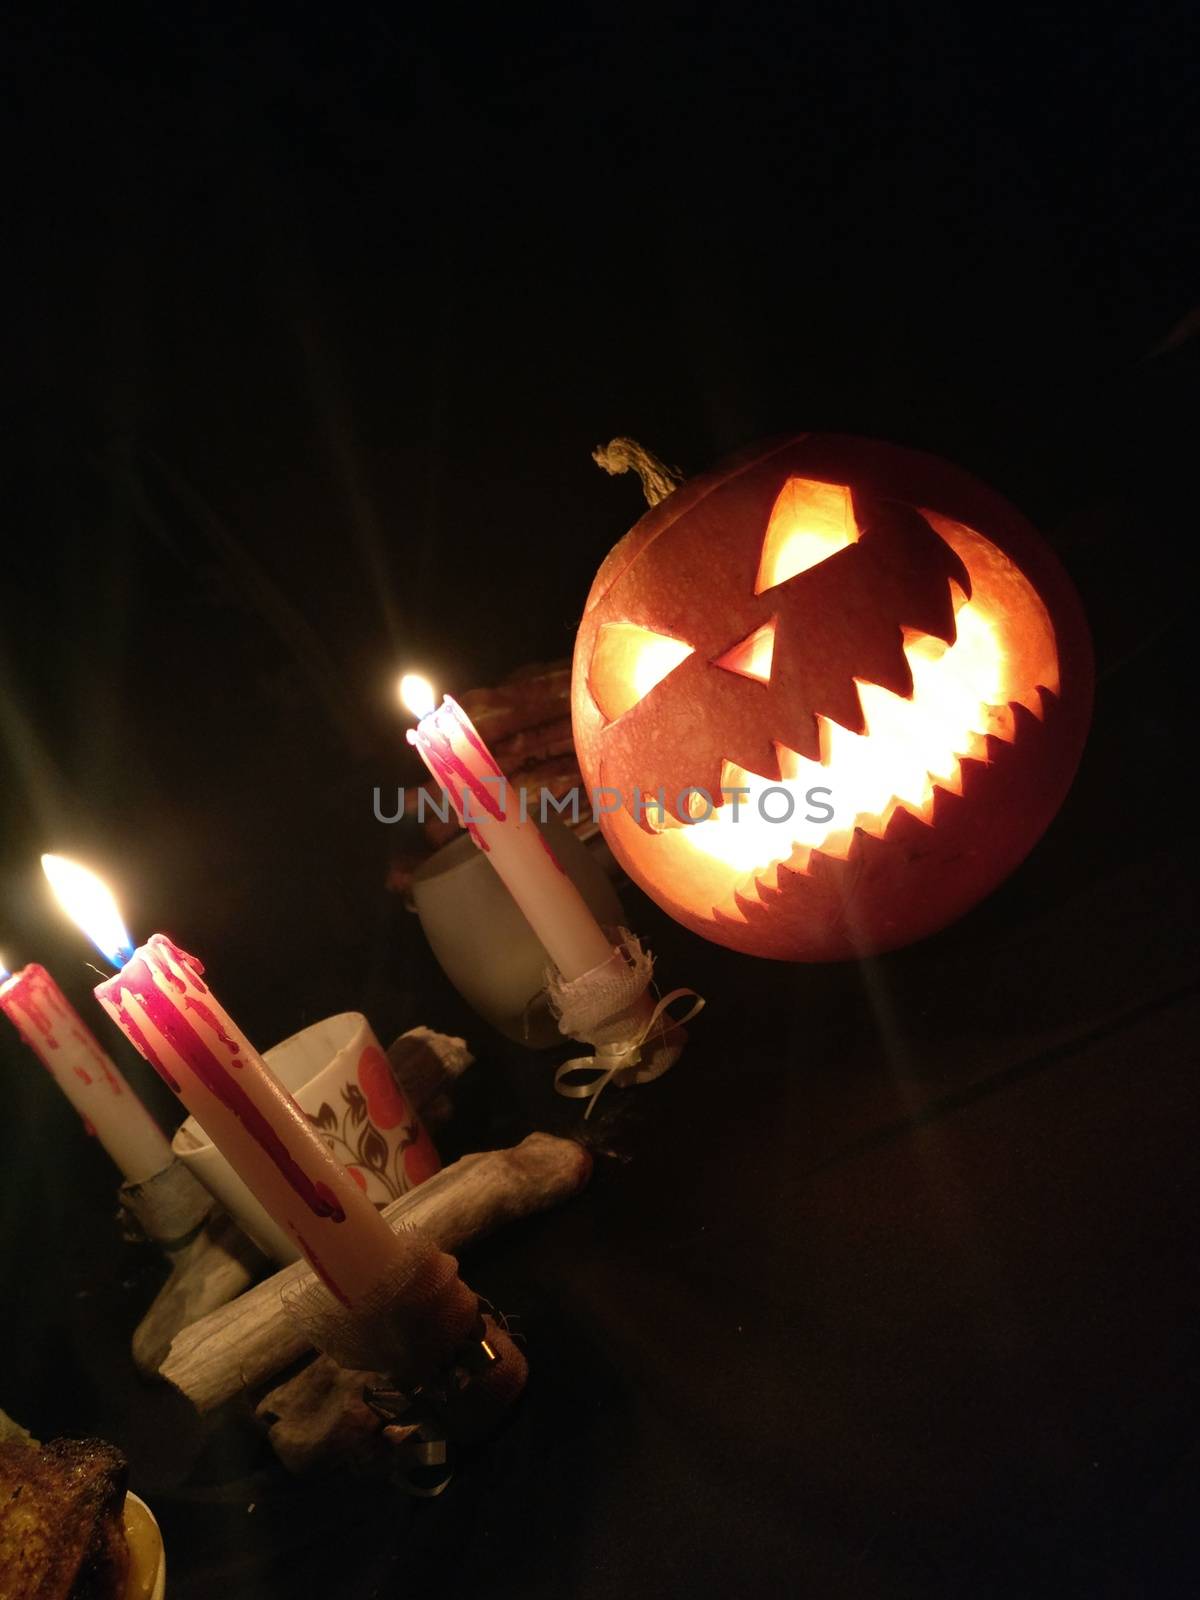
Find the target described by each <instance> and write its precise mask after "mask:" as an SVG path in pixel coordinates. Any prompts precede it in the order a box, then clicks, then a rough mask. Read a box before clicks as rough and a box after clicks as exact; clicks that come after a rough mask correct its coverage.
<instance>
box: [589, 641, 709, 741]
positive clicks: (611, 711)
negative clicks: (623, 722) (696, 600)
mask: <svg viewBox="0 0 1200 1600" xmlns="http://www.w3.org/2000/svg"><path fill="white" fill-rule="evenodd" d="M691 654H692V647H691V645H690V644H684V642H683V640H682V639H672V638H669V637H668V636H667V635H666V634H664V633H654V632H653V631H652V630H651V629H650V628H643V627H640V626H639V625H638V624H637V623H636V622H606V623H605V624H604V626H603V627H602V628H601V629H600V634H599V637H598V638H597V640H596V649H595V651H594V653H593V655H592V665H591V669H590V671H589V673H588V682H589V683H590V685H591V690H592V698H593V699H594V700H595V702H596V704H597V705H598V706H599V708H600V712H601V714H602V715H603V716H604V717H606V718H607V719H608V721H609V722H615V721H616V720H617V718H618V717H623V716H624V715H625V713H626V712H627V711H631V710H632V709H633V707H634V706H636V705H637V703H638V701H639V700H644V699H645V698H646V696H647V695H648V694H649V693H650V691H651V689H653V688H654V687H655V685H656V684H659V683H661V682H662V680H663V679H664V678H665V677H666V676H667V674H668V673H670V672H674V670H675V668H676V667H677V666H678V665H679V664H680V662H681V661H686V660H687V658H688V657H689V656H690V655H691Z"/></svg>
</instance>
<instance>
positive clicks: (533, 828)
mask: <svg viewBox="0 0 1200 1600" xmlns="http://www.w3.org/2000/svg"><path fill="white" fill-rule="evenodd" d="M400 695H401V698H402V700H403V701H404V703H405V705H406V706H407V707H408V709H409V710H410V711H411V712H412V714H413V715H414V716H415V717H418V718H419V719H420V720H419V721H418V723H417V726H416V728H410V729H409V732H408V742H409V743H410V744H411V745H412V746H413V747H414V749H415V750H416V751H417V752H418V754H419V755H420V757H421V759H422V760H423V761H424V763H425V765H426V766H427V767H428V768H429V771H430V773H431V774H432V775H433V777H434V778H435V779H436V781H437V782H438V783H439V784H440V785H441V787H442V788H443V789H444V790H445V791H446V793H447V794H448V795H449V796H450V800H451V802H452V804H453V806H454V809H455V811H456V812H457V814H458V820H459V821H460V822H461V823H462V825H463V827H464V828H466V829H467V831H468V832H469V833H470V835H471V837H472V838H473V839H474V841H475V843H476V844H477V845H478V846H479V848H480V849H481V850H484V851H486V852H487V857H488V860H489V861H490V862H491V864H492V866H493V867H495V869H496V871H497V872H498V873H499V875H500V877H501V879H502V880H503V882H504V885H505V887H506V888H507V889H508V892H509V893H510V894H511V895H512V897H513V899H514V900H515V901H516V902H517V905H518V906H519V907H520V908H521V911H522V912H523V914H524V916H525V919H526V921H527V922H528V923H529V925H530V927H531V928H532V929H533V931H534V933H535V934H536V935H537V937H538V939H539V940H540V941H541V943H542V944H543V945H544V946H545V949H546V953H547V955H549V957H550V959H551V961H552V962H553V963H554V965H555V966H556V967H557V968H558V970H559V972H560V973H561V975H562V977H563V978H564V979H565V980H566V981H567V982H568V983H572V982H574V981H575V979H577V978H581V977H582V976H583V975H584V974H585V973H587V972H592V971H594V970H595V969H596V968H597V967H601V966H603V965H604V964H605V963H606V962H608V961H610V960H611V959H612V956H613V949H614V946H613V944H612V941H611V940H610V939H609V938H608V936H607V935H606V934H605V932H604V930H603V929H602V928H601V926H600V924H599V923H598V922H597V921H596V919H595V917H594V916H593V915H592V913H591V912H590V911H589V910H588V907H587V904H586V902H585V901H584V898H583V896H582V895H581V894H580V892H579V890H578V889H577V888H576V887H575V885H574V884H573V883H572V882H571V880H570V878H568V877H567V875H566V873H565V872H564V871H563V870H562V868H561V867H560V866H559V864H558V861H557V860H556V858H555V856H554V852H553V851H552V850H551V849H550V846H549V845H548V844H547V843H546V841H545V839H544V838H543V837H542V834H541V832H540V830H539V829H538V825H537V823H536V822H534V821H533V819H532V818H531V817H527V816H522V815H521V814H520V813H521V807H520V804H519V801H518V798H517V796H516V795H515V794H514V792H513V791H512V789H511V786H510V785H509V783H508V781H507V779H506V778H505V776H504V774H503V773H502V772H501V770H500V768H499V767H498V766H497V765H496V762H495V760H494V758H493V756H492V754H491V751H490V750H489V749H488V747H487V746H486V745H485V744H484V742H483V740H482V739H481V738H480V736H479V733H478V731H477V730H476V728H475V725H474V724H473V723H472V721H471V719H470V717H468V716H467V714H466V712H465V711H464V710H463V708H462V707H461V706H460V705H457V704H456V703H455V702H454V701H453V700H452V699H451V698H450V696H449V695H446V696H445V698H444V699H443V700H442V703H441V705H440V706H439V705H437V701H436V696H435V695H434V692H433V689H432V688H431V686H430V684H429V683H428V682H427V680H426V679H424V678H422V677H419V676H418V675H417V674H416V673H406V674H405V676H404V677H403V678H402V679H401V683H400Z"/></svg>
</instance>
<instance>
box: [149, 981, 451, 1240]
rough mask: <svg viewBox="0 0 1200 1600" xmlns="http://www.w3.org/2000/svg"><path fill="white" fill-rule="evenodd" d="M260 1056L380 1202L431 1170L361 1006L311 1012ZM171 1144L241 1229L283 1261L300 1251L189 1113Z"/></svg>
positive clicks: (419, 1130) (425, 1138)
mask: <svg viewBox="0 0 1200 1600" xmlns="http://www.w3.org/2000/svg"><path fill="white" fill-rule="evenodd" d="M264 1060H265V1061H266V1063H267V1065H268V1066H269V1067H270V1068H271V1071H272V1072H273V1073H274V1074H275V1076H276V1077H277V1078H278V1079H279V1081H280V1082H281V1083H282V1084H283V1086H284V1088H285V1089H287V1090H288V1091H289V1092H290V1093H291V1095H292V1096H293V1098H294V1099H295V1101H296V1103H297V1105H298V1106H299V1107H300V1109H301V1111H303V1112H304V1114H305V1115H306V1116H307V1118H308V1120H309V1121H310V1122H311V1123H312V1124H313V1125H314V1127H315V1128H316V1129H317V1131H318V1132H319V1133H320V1135H321V1137H322V1138H323V1139H324V1141H325V1143H326V1144H327V1145H328V1146H329V1148H330V1149H331V1150H332V1151H333V1153H334V1155H335V1156H336V1157H337V1159H338V1160H339V1161H340V1162H341V1163H342V1165H343V1166H344V1167H345V1168H346V1169H347V1171H348V1172H349V1173H350V1175H351V1177H352V1178H354V1179H355V1181H356V1182H357V1183H358V1184H359V1185H360V1187H361V1188H362V1189H363V1190H364V1191H365V1193H366V1195H367V1197H368V1199H370V1200H373V1201H374V1202H375V1204H376V1205H377V1206H385V1205H387V1203H388V1202H389V1201H390V1200H396V1199H398V1198H399V1197H400V1195H402V1194H404V1193H406V1191H407V1190H409V1189H411V1188H413V1187H415V1185H416V1184H418V1183H422V1182H423V1181H424V1180H425V1179H426V1178H428V1177H430V1176H431V1175H432V1174H433V1173H435V1172H437V1171H438V1169H439V1168H440V1167H441V1161H440V1159H439V1157H438V1153H437V1151H436V1150H435V1149H434V1146H433V1141H432V1140H431V1139H430V1137H429V1135H428V1133H426V1131H425V1129H424V1127H423V1126H422V1124H421V1119H420V1118H419V1117H418V1116H417V1114H416V1112H415V1111H414V1110H413V1108H412V1106H411V1105H410V1104H409V1102H408V1099H407V1098H406V1096H405V1094H404V1092H403V1091H402V1090H401V1088H400V1086H399V1085H398V1084H397V1082H396V1079H395V1077H394V1076H393V1074H392V1069H391V1067H390V1066H389V1065H388V1059H387V1056H386V1055H384V1053H383V1051H382V1050H381V1049H380V1047H379V1041H378V1039H376V1037H375V1035H374V1033H372V1031H371V1026H370V1024H369V1023H368V1021H367V1019H366V1017H364V1016H362V1015H361V1014H360V1013H359V1012H357V1011H345V1012H343V1013H342V1014H341V1015H340V1016H336V1017H326V1018H325V1020H324V1021H323V1022H314V1023H313V1024H312V1025H311V1026H310V1027H308V1028H305V1029H304V1030H303V1031H302V1032H300V1033H296V1034H293V1035H292V1037H291V1038H290V1039H285V1040H284V1041H283V1043H282V1044H277V1045H274V1046H273V1047H272V1048H271V1049H270V1050H267V1051H265V1052H264ZM171 1148H172V1149H173V1150H174V1152H175V1154H176V1155H177V1156H178V1157H179V1159H180V1160H181V1161H183V1162H184V1163H185V1164H186V1165H187V1166H188V1167H190V1168H191V1170H192V1172H193V1174H194V1175H195V1176H196V1177H197V1178H198V1179H199V1180H200V1182H201V1183H202V1184H203V1185H204V1186H205V1188H206V1189H208V1190H209V1192H210V1193H211V1194H213V1195H214V1196H215V1197H216V1199H217V1200H218V1201H219V1202H220V1204H221V1205H222V1206H224V1208H225V1210H226V1211H227V1212H228V1213H229V1215H230V1216H231V1217H232V1218H233V1219H234V1221H235V1222H236V1223H237V1224H238V1226H239V1227H240V1228H241V1229H242V1232H243V1233H245V1234H247V1235H248V1236H249V1237H250V1238H251V1239H253V1241H254V1243H255V1244H256V1245H257V1246H258V1247H259V1249H260V1250H262V1251H263V1252H265V1254H267V1255H269V1256H270V1257H272V1259H273V1260H275V1261H277V1262H279V1263H280V1265H281V1266H284V1265H286V1264H287V1263H288V1262H289V1261H296V1260H298V1259H299V1252H298V1250H297V1249H296V1245H295V1242H294V1240H292V1239H291V1238H290V1237H289V1236H288V1235H287V1234H286V1233H285V1232H284V1231H283V1229H282V1228H280V1227H279V1226H278V1224H277V1223H276V1222H275V1221H274V1220H273V1219H272V1218H271V1217H270V1216H269V1215H268V1213H267V1212H266V1211H265V1210H264V1208H263V1207H262V1206H261V1205H260V1204H259V1203H258V1201H257V1200H256V1199H255V1198H254V1196H253V1195H252V1194H251V1193H250V1190H249V1189H248V1188H247V1187H246V1185H245V1184H244V1183H243V1182H242V1180H241V1179H240V1178H239V1177H238V1175H237V1173H236V1172H234V1170H233V1168H232V1167H231V1166H230V1165H229V1162H228V1161H226V1159H225V1157H224V1156H223V1155H222V1154H221V1152H220V1151H219V1150H218V1149H217V1147H216V1145H214V1144H213V1142H212V1140H211V1139H210V1138H209V1137H208V1135H207V1134H206V1133H205V1132H204V1130H203V1129H202V1128H201V1127H200V1125H199V1123H198V1122H197V1121H196V1119H195V1118H194V1117H188V1118H187V1120H186V1121H185V1122H184V1123H182V1124H181V1126H180V1127H179V1129H178V1130H177V1132H176V1134H175V1137H174V1139H173V1140H172V1141H171Z"/></svg>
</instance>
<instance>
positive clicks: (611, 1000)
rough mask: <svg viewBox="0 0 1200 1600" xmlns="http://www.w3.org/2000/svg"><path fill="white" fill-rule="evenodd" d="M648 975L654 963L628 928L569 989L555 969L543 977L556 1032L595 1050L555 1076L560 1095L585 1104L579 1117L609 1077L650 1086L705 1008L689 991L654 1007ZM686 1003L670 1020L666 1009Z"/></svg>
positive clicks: (675, 1056)
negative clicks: (680, 1013) (609, 951)
mask: <svg viewBox="0 0 1200 1600" xmlns="http://www.w3.org/2000/svg"><path fill="white" fill-rule="evenodd" d="M653 970H654V958H653V957H652V956H651V955H650V953H649V951H646V950H643V949H642V946H641V941H640V940H639V939H638V938H637V937H636V936H635V935H634V934H632V933H630V932H629V930H628V929H627V928H618V929H616V930H615V939H614V948H613V953H612V955H611V956H610V957H609V959H608V960H607V961H606V962H603V963H602V964H601V965H600V966H598V967H593V968H592V970H591V971H590V972H585V973H584V974H583V976H582V977H580V978H575V979H574V980H573V981H571V982H570V983H568V982H567V981H566V980H565V979H564V978H563V976H562V974H561V973H559V972H558V971H555V970H553V969H552V970H550V971H548V972H547V974H546V990H547V993H548V996H549V1000H550V1005H551V1008H552V1009H553V1011H554V1014H555V1016H556V1017H557V1018H558V1026H559V1031H560V1032H562V1033H564V1034H566V1035H567V1037H568V1038H572V1039H580V1040H583V1041H585V1042H586V1043H588V1044H591V1045H594V1046H595V1047H596V1048H595V1053H594V1054H593V1055H590V1056H575V1057H573V1058H572V1059H571V1060H570V1061H564V1062H563V1063H562V1065H561V1066H560V1067H559V1068H558V1070H557V1071H556V1072H555V1074H554V1087H555V1089H556V1090H557V1091H558V1093H559V1094H561V1095H564V1096H565V1097H566V1098H567V1099H569V1100H587V1102H588V1108H587V1110H586V1111H585V1112H584V1116H585V1117H590V1116H591V1114H592V1111H593V1109H594V1108H595V1104H596V1100H597V1099H598V1097H599V1096H600V1094H601V1093H602V1092H603V1090H604V1089H605V1088H607V1086H608V1085H609V1084H610V1083H611V1082H612V1081H613V1079H614V1078H615V1079H616V1080H617V1081H618V1083H621V1084H623V1085H629V1084H635V1083H650V1082H651V1081H652V1080H653V1079H654V1078H658V1077H661V1076H662V1074H663V1073H664V1072H666V1071H667V1070H668V1068H670V1067H673V1066H674V1065H675V1063H676V1061H678V1059H679V1057H680V1055H681V1054H682V1053H683V1047H684V1044H685V1043H686V1042H687V1034H686V1033H685V1032H684V1030H683V1024H684V1023H685V1022H689V1021H690V1020H691V1018H692V1017H694V1016H695V1015H696V1014H697V1013H698V1012H699V1011H701V1010H702V1009H703V1006H704V1001H703V1000H702V999H701V997H700V996H699V995H698V994H697V993H696V991H695V990H694V989H672V990H671V992H670V994H667V995H664V996H663V997H662V998H661V999H660V1000H658V1001H657V1003H655V1002H653V1001H652V1000H651V997H650V995H649V993H648V990H649V988H650V980H651V976H652V974H653ZM689 997H690V999H691V1000H692V1002H693V1004H692V1005H691V1006H690V1007H689V1009H688V1010H687V1011H686V1012H685V1013H684V1015H683V1016H681V1017H674V1016H672V1015H671V1007H672V1006H673V1005H674V1004H675V1003H676V1002H677V1001H679V1000H683V999H686V998H689ZM570 1080H575V1081H570Z"/></svg>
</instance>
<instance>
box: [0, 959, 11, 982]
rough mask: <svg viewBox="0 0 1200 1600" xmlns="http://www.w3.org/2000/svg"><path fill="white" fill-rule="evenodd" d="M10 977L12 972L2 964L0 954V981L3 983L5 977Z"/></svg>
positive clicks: (2, 960)
mask: <svg viewBox="0 0 1200 1600" xmlns="http://www.w3.org/2000/svg"><path fill="white" fill-rule="evenodd" d="M11 977H12V973H11V972H10V971H9V970H8V968H7V967H6V966H5V964H4V957H3V956H0V983H3V982H4V980H5V978H11Z"/></svg>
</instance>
